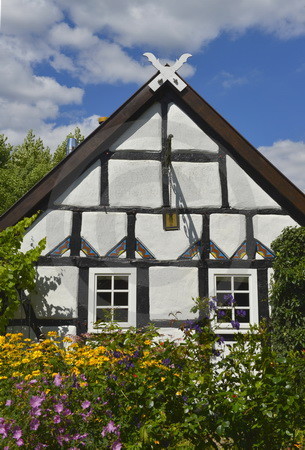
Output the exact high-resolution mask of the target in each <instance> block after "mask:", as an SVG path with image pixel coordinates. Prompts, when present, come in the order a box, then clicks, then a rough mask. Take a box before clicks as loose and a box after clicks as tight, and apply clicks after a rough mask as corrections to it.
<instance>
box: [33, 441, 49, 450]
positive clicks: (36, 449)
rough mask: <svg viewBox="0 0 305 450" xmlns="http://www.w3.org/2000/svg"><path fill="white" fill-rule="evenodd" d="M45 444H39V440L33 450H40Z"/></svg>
mask: <svg viewBox="0 0 305 450" xmlns="http://www.w3.org/2000/svg"><path fill="white" fill-rule="evenodd" d="M46 447H47V445H46V444H41V443H40V442H39V444H37V445H36V447H35V450H42V449H43V448H46Z"/></svg>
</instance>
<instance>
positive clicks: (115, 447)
mask: <svg viewBox="0 0 305 450" xmlns="http://www.w3.org/2000/svg"><path fill="white" fill-rule="evenodd" d="M121 448H122V444H121V442H120V441H115V442H114V443H113V444H112V447H111V450H121Z"/></svg>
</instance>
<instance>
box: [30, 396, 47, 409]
mask: <svg viewBox="0 0 305 450" xmlns="http://www.w3.org/2000/svg"><path fill="white" fill-rule="evenodd" d="M44 399H45V397H44V396H41V397H39V396H38V395H33V396H32V397H31V400H30V405H31V407H32V408H39V406H41V404H42V402H43V401H44Z"/></svg>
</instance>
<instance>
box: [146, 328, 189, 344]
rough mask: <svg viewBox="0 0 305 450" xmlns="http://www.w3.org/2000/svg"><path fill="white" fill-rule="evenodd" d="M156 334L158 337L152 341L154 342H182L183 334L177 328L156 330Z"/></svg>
mask: <svg viewBox="0 0 305 450" xmlns="http://www.w3.org/2000/svg"><path fill="white" fill-rule="evenodd" d="M158 332H159V333H160V335H159V336H157V337H156V338H154V339H153V340H154V342H162V341H175V342H177V343H180V342H182V341H184V333H183V331H182V330H180V329H179V328H174V327H164V328H158Z"/></svg>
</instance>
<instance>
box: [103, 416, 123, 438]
mask: <svg viewBox="0 0 305 450" xmlns="http://www.w3.org/2000/svg"><path fill="white" fill-rule="evenodd" d="M119 428H120V427H119V426H116V425H115V424H114V422H113V420H110V422H109V423H108V425H106V426H105V427H104V428H103V431H102V436H103V437H105V436H106V434H107V433H114V434H116V435H117V436H118V435H119V434H120V432H119Z"/></svg>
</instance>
